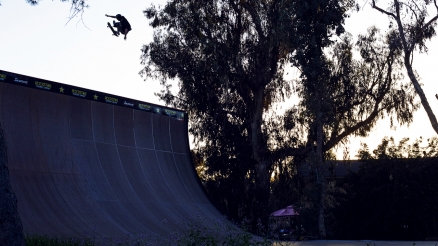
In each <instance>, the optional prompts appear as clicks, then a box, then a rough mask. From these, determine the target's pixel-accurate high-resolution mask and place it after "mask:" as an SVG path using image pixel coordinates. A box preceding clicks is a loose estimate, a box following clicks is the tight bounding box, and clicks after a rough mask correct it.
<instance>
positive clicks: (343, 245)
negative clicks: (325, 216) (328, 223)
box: [272, 240, 438, 246]
mask: <svg viewBox="0 0 438 246" xmlns="http://www.w3.org/2000/svg"><path fill="white" fill-rule="evenodd" d="M272 245H273V246H437V245H438V241H372V240H358V241H345V240H311V241H296V242H275V243H274V244H272Z"/></svg>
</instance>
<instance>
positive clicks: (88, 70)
mask: <svg viewBox="0 0 438 246" xmlns="http://www.w3.org/2000/svg"><path fill="white" fill-rule="evenodd" d="M88 2H89V5H90V7H89V8H88V9H86V11H85V13H84V14H83V15H82V20H81V19H80V18H74V19H72V20H70V21H69V22H68V20H69V18H68V17H69V14H70V4H69V3H62V2H61V1H59V0H53V1H50V0H41V1H40V3H39V4H38V5H37V6H31V5H29V4H28V3H26V1H25V0H0V3H1V4H2V6H0V27H1V29H0V70H5V71H9V72H14V73H19V74H24V75H28V76H32V77H38V78H42V79H46V80H51V81H55V82H60V83H64V84H69V85H75V86H79V87H83V88H88V89H92V90H97V91H102V92H106V93H110V94H114V95H119V96H123V97H127V98H132V99H136V100H141V101H146V102H149V103H155V104H159V105H164V103H163V102H161V101H159V99H158V98H157V97H156V96H154V92H159V91H160V90H161V89H162V87H161V86H160V84H159V82H158V81H154V80H152V79H147V80H146V81H145V80H144V78H142V77H140V75H139V74H138V73H139V71H140V70H141V69H142V65H141V64H140V56H141V48H142V45H144V44H147V43H149V42H151V41H152V35H153V29H152V27H150V26H149V20H148V19H146V17H144V15H143V10H145V9H146V8H148V7H150V6H151V4H154V5H155V6H159V5H161V6H163V5H165V4H166V2H167V1H165V0H89V1H88ZM379 2H380V3H384V2H385V1H379ZM105 14H109V15H116V14H122V15H124V16H125V17H126V18H127V19H128V21H129V22H130V24H131V26H132V31H131V32H130V33H129V34H128V36H127V40H126V41H125V40H123V37H122V36H119V37H114V36H112V33H111V31H110V30H109V28H107V24H106V23H107V22H112V20H114V19H112V18H108V17H105ZM67 22H68V23H67ZM372 25H376V26H378V27H381V29H382V30H385V29H386V28H387V26H388V25H389V21H388V18H387V17H386V16H384V15H382V14H380V13H378V12H377V11H375V10H372V9H371V7H370V6H369V4H364V5H363V8H362V11H360V12H359V13H353V14H352V15H351V17H350V18H349V19H347V21H346V25H345V29H346V30H347V31H348V32H351V33H352V34H353V35H354V36H356V35H357V34H359V33H365V32H366V30H367V28H368V27H370V26H372ZM427 45H428V47H429V52H428V54H416V55H415V57H414V64H413V65H414V68H415V69H416V70H417V72H418V73H419V74H420V77H421V82H422V83H423V90H424V92H425V94H426V96H427V98H428V100H429V104H430V105H431V107H432V109H433V110H434V112H435V113H436V114H437V116H438V101H437V100H436V99H435V96H434V95H435V94H437V93H438V81H437V80H438V79H437V76H436V72H437V68H438V66H437V65H436V63H437V62H438V37H435V38H434V39H432V41H429V42H428V43H427ZM175 88H176V86H175ZM287 106H288V104H287V103H286V105H285V107H287ZM385 136H389V137H391V136H392V137H394V138H395V140H396V141H399V140H400V139H401V138H403V137H409V138H410V139H416V138H418V137H420V136H422V137H423V138H424V139H427V138H430V137H432V136H436V133H435V132H434V131H433V129H432V127H431V125H430V122H429V119H428V118H427V115H426V113H425V111H424V109H423V108H421V109H420V110H418V111H417V112H416V113H415V115H414V122H413V123H412V124H411V125H410V126H409V127H408V126H398V127H396V128H392V129H391V128H390V124H389V120H388V119H382V120H380V121H379V122H378V123H377V125H376V126H375V127H374V129H373V131H372V132H371V133H370V134H369V136H368V137H366V138H354V139H350V143H349V144H348V145H347V146H348V148H349V151H350V159H354V158H355V155H356V153H357V150H358V148H359V146H360V142H364V143H367V144H368V146H369V147H370V149H371V150H372V149H374V148H375V147H376V146H377V144H378V143H380V142H381V140H382V138H383V137H385ZM336 154H337V157H338V158H342V147H341V148H339V149H338V150H337V151H336Z"/></svg>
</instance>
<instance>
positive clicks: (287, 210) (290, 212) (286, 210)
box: [271, 206, 299, 217]
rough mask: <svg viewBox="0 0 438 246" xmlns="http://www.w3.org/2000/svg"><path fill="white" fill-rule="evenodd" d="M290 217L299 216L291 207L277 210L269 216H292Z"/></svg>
mask: <svg viewBox="0 0 438 246" xmlns="http://www.w3.org/2000/svg"><path fill="white" fill-rule="evenodd" d="M292 215H299V214H298V212H297V211H295V210H294V209H293V207H292V206H287V207H286V208H282V209H280V210H277V211H275V212H273V213H272V214H271V216H274V217H280V216H292Z"/></svg>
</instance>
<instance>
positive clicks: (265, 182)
mask: <svg viewBox="0 0 438 246" xmlns="http://www.w3.org/2000/svg"><path fill="white" fill-rule="evenodd" d="M263 99H264V90H263V88H259V89H258V90H257V91H255V93H254V111H253V113H252V119H251V147H252V155H253V158H254V160H255V162H256V163H255V165H256V166H255V172H256V187H257V190H256V196H255V199H256V201H255V209H256V213H257V217H258V218H261V220H262V222H263V223H264V224H265V223H267V218H268V213H269V211H268V206H269V190H270V175H269V174H270V172H269V169H270V166H269V163H268V162H267V161H266V160H265V154H264V153H265V148H264V143H263V139H262V135H263V134H262V127H261V124H262V116H263Z"/></svg>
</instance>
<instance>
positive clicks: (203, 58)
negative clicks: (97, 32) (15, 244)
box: [141, 0, 294, 217]
mask: <svg viewBox="0 0 438 246" xmlns="http://www.w3.org/2000/svg"><path fill="white" fill-rule="evenodd" d="M293 3H294V1H292V0H275V1H267V0H263V1H238V0H201V1H199V0H173V1H169V2H168V3H167V4H166V5H165V6H164V8H163V9H158V8H156V7H154V6H152V7H150V8H148V9H147V10H145V11H144V13H145V15H146V17H147V18H149V19H150V20H151V26H152V27H153V28H154V29H155V32H154V40H153V42H152V43H150V44H148V45H145V46H144V47H143V55H142V64H144V65H145V68H144V69H143V70H142V72H141V74H143V75H145V76H147V77H155V78H159V79H160V80H161V83H162V85H163V86H164V87H165V90H163V91H162V93H158V95H159V96H160V98H161V99H163V100H164V101H165V102H166V103H167V104H171V105H173V106H175V107H178V108H182V109H185V110H187V111H188V113H189V117H190V133H191V134H192V136H193V137H194V140H195V144H196V146H198V147H199V146H204V148H203V153H204V154H205V156H206V158H208V161H207V164H208V165H209V171H210V172H211V173H210V176H212V177H217V178H219V177H230V178H231V177H234V176H236V180H242V179H245V180H252V181H251V182H249V183H247V185H248V186H251V187H253V188H254V189H255V190H256V192H254V193H253V194H254V197H253V198H252V199H253V203H254V205H255V206H253V207H252V208H250V210H253V209H254V208H255V210H254V213H258V214H260V215H267V212H268V211H267V204H268V200H269V187H270V169H271V163H272V161H271V160H270V157H269V150H268V148H267V145H268V143H267V140H268V138H269V137H268V136H267V129H266V126H265V119H264V117H265V112H266V109H268V108H269V107H270V105H272V104H273V103H275V102H278V101H281V100H283V99H284V96H287V95H288V94H289V93H290V91H291V87H290V83H288V81H285V80H284V79H283V71H284V67H285V65H286V64H287V63H288V59H287V58H288V55H289V53H290V52H291V51H292V50H293V49H294V47H293V41H292V39H293V35H294V33H293V29H294V15H293V13H291V5H292V4H293ZM173 79H177V80H178V83H179V84H178V87H179V88H178V93H177V95H176V96H174V95H172V93H171V87H170V83H171V82H172V81H173ZM242 185H243V184H242ZM235 189H243V187H235ZM242 192H243V191H242ZM265 217H266V216H265Z"/></svg>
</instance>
